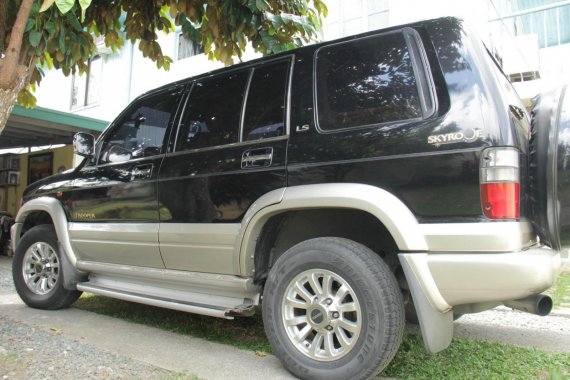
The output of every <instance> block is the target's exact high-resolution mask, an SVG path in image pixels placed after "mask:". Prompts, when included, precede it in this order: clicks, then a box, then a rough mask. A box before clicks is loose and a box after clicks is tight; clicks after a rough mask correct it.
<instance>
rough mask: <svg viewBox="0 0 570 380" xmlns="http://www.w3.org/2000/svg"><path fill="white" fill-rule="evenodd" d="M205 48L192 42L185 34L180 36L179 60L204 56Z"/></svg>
mask: <svg viewBox="0 0 570 380" xmlns="http://www.w3.org/2000/svg"><path fill="white" fill-rule="evenodd" d="M203 53H204V47H203V46H202V45H199V44H197V43H196V42H194V41H192V40H191V39H190V38H188V36H186V35H185V34H184V33H180V34H178V55H177V59H178V60H179V61H180V60H181V59H184V58H188V57H193V56H195V55H199V54H203Z"/></svg>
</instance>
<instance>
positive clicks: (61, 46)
mask: <svg viewBox="0 0 570 380" xmlns="http://www.w3.org/2000/svg"><path fill="white" fill-rule="evenodd" d="M59 50H60V51H61V52H62V53H63V54H65V52H66V51H67V46H65V29H64V28H61V31H60V32H59Z"/></svg>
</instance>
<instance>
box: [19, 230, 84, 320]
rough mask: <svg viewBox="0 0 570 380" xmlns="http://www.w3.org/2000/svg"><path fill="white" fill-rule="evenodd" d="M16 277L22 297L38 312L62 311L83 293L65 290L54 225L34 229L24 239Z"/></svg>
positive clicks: (21, 244) (20, 244)
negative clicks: (41, 310) (42, 310)
mask: <svg viewBox="0 0 570 380" xmlns="http://www.w3.org/2000/svg"><path fill="white" fill-rule="evenodd" d="M12 277H13V278H14V285H15V287H16V291H17V292H18V294H19V295H20V298H22V300H23V301H24V302H25V303H26V305H28V306H30V307H33V308H37V309H49V310H55V309H62V308H65V307H68V306H69V305H71V304H72V303H73V302H75V300H77V299H78V298H79V296H81V292H79V291H76V290H68V289H65V288H64V287H63V269H62V262H61V256H60V252H59V250H58V244H57V236H56V234H55V231H54V229H53V226H51V225H40V226H36V227H34V228H32V229H30V230H29V231H28V232H27V233H26V234H25V235H24V236H23V237H22V240H20V242H19V244H18V246H17V247H16V252H15V253H14V259H13V262H12Z"/></svg>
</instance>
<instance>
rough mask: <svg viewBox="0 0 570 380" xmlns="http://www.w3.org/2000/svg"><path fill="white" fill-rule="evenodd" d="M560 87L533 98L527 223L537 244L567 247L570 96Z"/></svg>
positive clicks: (569, 230) (569, 225) (569, 228)
mask: <svg viewBox="0 0 570 380" xmlns="http://www.w3.org/2000/svg"><path fill="white" fill-rule="evenodd" d="M567 87H568V86H564V87H561V88H559V89H557V90H553V91H550V92H546V93H543V94H540V95H538V96H537V97H536V98H534V99H533V107H532V124H531V137H530V144H529V182H530V196H531V220H532V223H533V225H534V227H535V229H536V232H537V234H538V235H539V236H540V239H541V241H542V242H543V243H544V244H546V245H548V246H550V247H552V248H553V249H556V250H560V249H562V248H564V247H570V94H568V93H567Z"/></svg>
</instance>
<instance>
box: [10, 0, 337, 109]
mask: <svg viewBox="0 0 570 380" xmlns="http://www.w3.org/2000/svg"><path fill="white" fill-rule="evenodd" d="M2 1H3V2H4V1H7V4H8V6H7V14H5V15H2V14H1V13H2V9H1V7H0V17H3V18H5V23H2V22H1V20H0V28H3V30H1V31H0V32H1V33H0V36H4V38H3V39H2V38H0V58H1V57H2V54H1V53H4V52H5V50H6V47H7V46H8V41H10V36H11V32H12V31H13V30H14V24H15V22H16V17H17V14H18V11H19V9H20V5H21V4H22V3H23V1H24V0H2ZM326 12H327V10H326V7H325V5H324V3H323V0H293V1H282V0H144V1H141V0H43V1H42V0H34V2H33V5H32V8H31V11H30V14H29V17H28V19H27V21H26V24H25V33H24V36H23V40H22V45H21V46H22V51H21V54H20V64H23V65H26V64H27V63H28V62H32V63H34V64H35V63H36V61H37V62H38V63H39V66H36V69H35V70H34V71H33V73H32V74H31V77H30V86H29V87H28V88H27V89H26V90H24V91H22V93H21V94H20V97H19V102H20V103H22V104H24V105H33V104H34V102H35V99H34V97H33V95H32V94H31V92H30V90H33V89H34V88H35V86H36V85H37V84H38V83H39V82H40V80H41V77H42V69H41V68H49V69H51V68H56V69H61V70H62V71H63V73H64V74H65V75H69V74H71V73H75V72H79V73H83V72H85V71H86V70H88V62H89V58H91V57H92V56H93V55H94V54H95V53H96V51H97V47H96V44H95V42H94V37H95V38H97V37H100V38H101V39H103V40H104V43H105V45H106V46H107V47H109V48H111V49H112V50H113V51H116V50H117V49H120V48H121V47H122V46H123V44H124V42H125V40H129V41H131V42H133V43H135V42H139V44H138V47H139V49H140V50H141V52H142V54H143V55H144V56H145V57H148V58H150V59H151V60H153V61H154V62H156V65H157V67H158V68H164V69H168V68H169V65H170V63H171V62H172V60H171V58H170V57H168V56H165V55H164V54H163V52H162V50H161V47H160V45H159V44H158V42H157V39H158V33H160V32H164V33H170V32H173V31H174V30H175V27H176V26H179V27H180V28H181V30H182V31H183V32H184V33H185V34H186V35H187V36H188V37H189V38H190V39H191V40H193V41H194V42H196V43H198V44H201V45H203V46H204V50H205V52H206V54H207V55H208V57H209V58H210V59H212V60H214V59H215V60H219V61H222V62H224V63H225V64H231V63H232V62H233V58H232V57H234V56H237V57H240V56H241V54H242V52H243V51H244V49H245V48H246V46H247V45H248V44H251V45H252V46H253V48H254V49H255V50H256V51H259V52H261V53H262V54H269V53H277V52H281V51H284V50H288V49H291V48H293V47H296V46H300V45H301V44H303V43H305V42H307V41H309V40H311V39H314V38H316V37H317V35H318V29H319V28H320V15H323V14H324V15H326ZM0 64H1V60H0ZM40 67H41V68H40ZM0 68H1V66H0Z"/></svg>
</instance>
